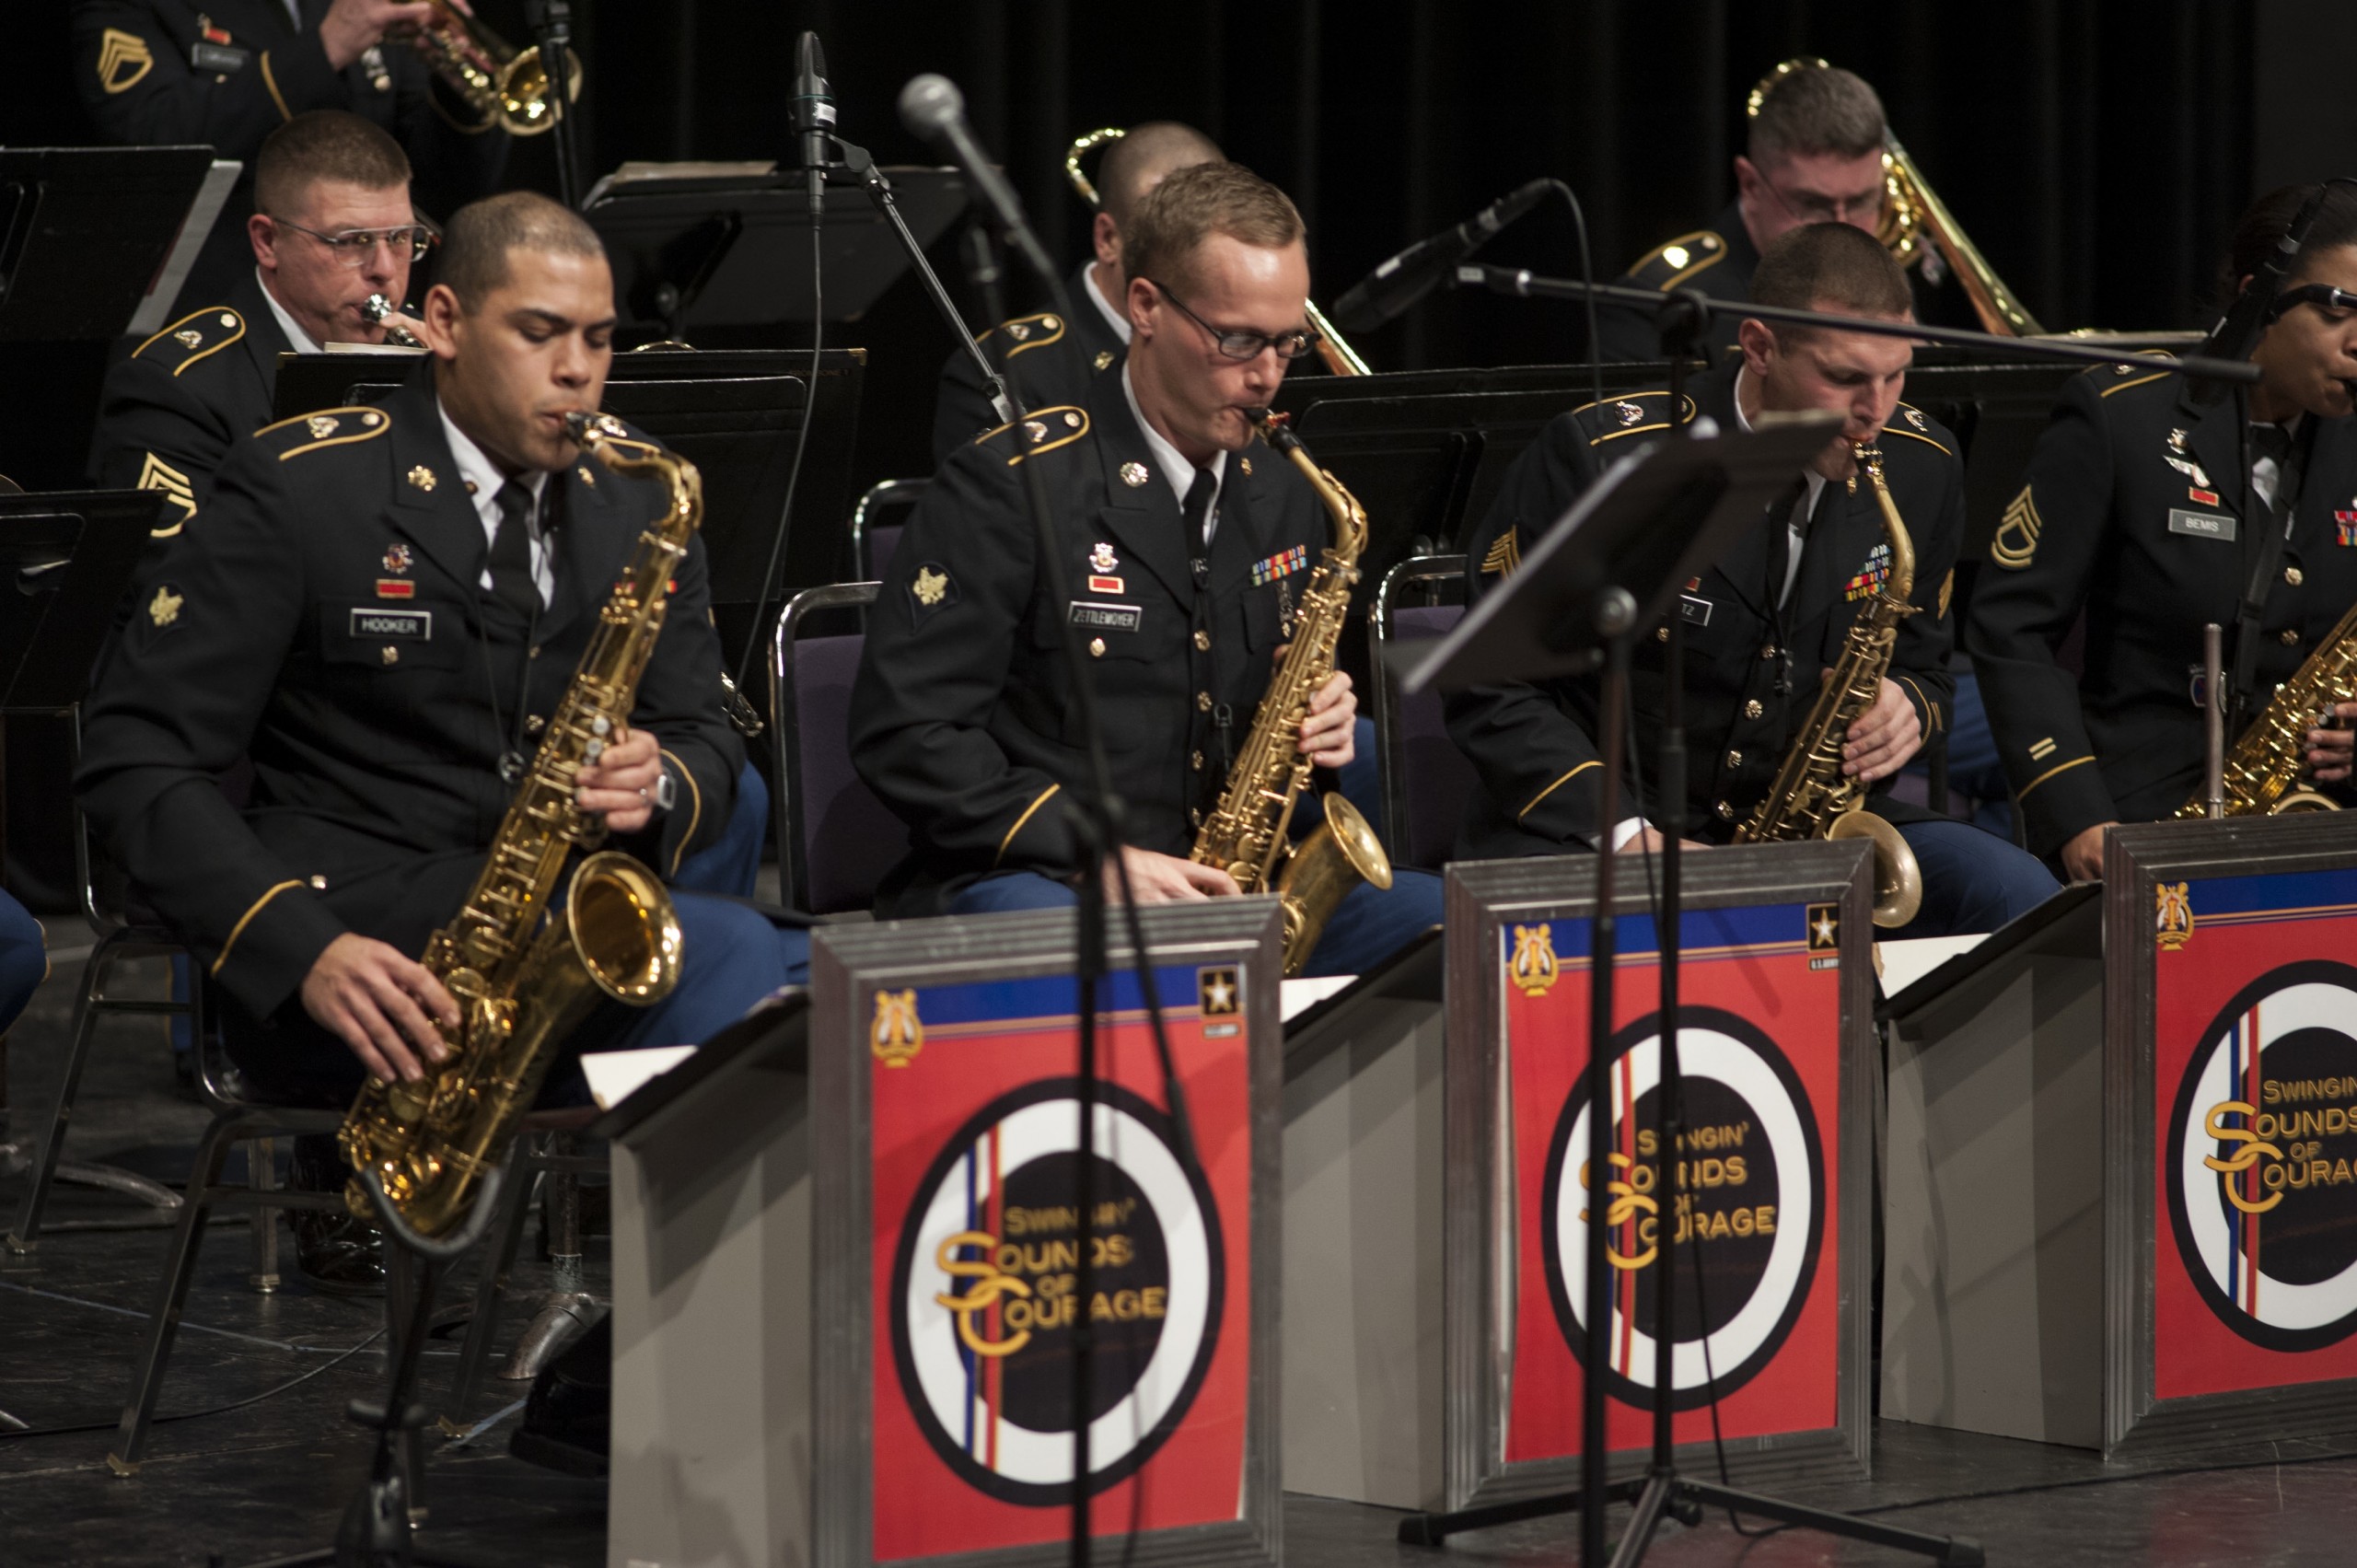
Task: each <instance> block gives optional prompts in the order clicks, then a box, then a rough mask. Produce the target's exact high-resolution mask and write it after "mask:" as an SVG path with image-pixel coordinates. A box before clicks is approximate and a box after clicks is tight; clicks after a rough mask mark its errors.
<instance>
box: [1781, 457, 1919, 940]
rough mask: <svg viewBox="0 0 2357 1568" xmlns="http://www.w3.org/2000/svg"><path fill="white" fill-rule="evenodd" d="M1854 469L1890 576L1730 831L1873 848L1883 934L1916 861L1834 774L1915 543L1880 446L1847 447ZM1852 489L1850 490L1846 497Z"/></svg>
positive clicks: (1902, 911) (1875, 679)
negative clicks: (1860, 473) (1765, 784)
mask: <svg viewBox="0 0 2357 1568" xmlns="http://www.w3.org/2000/svg"><path fill="white" fill-rule="evenodd" d="M1856 451H1857V458H1858V466H1859V467H1860V468H1862V469H1864V470H1865V472H1866V479H1867V482H1869V483H1871V484H1872V485H1873V486H1874V492H1875V500H1876V501H1878V502H1880V503H1881V505H1882V531H1883V540H1884V542H1885V543H1887V544H1888V545H1889V546H1890V574H1889V575H1887V576H1886V577H1885V578H1884V579H1883V583H1882V587H1880V588H1878V589H1876V590H1875V597H1874V601H1873V602H1872V603H1870V604H1868V605H1867V606H1866V608H1865V609H1864V610H1863V611H1861V612H1860V613H1859V616H1858V618H1857V620H1856V621H1853V622H1852V624H1851V627H1850V634H1849V636H1848V638H1847V639H1846V640H1845V641H1844V642H1843V644H1842V646H1841V657H1840V659H1839V660H1838V661H1836V663H1835V664H1834V666H1833V668H1832V669H1831V670H1830V671H1829V672H1828V674H1827V679H1826V681H1825V685H1824V688H1823V690H1821V691H1819V692H1818V693H1817V703H1816V705H1815V706H1813V707H1811V708H1810V709H1809V714H1808V719H1807V721H1806V722H1805V724H1803V725H1802V726H1801V728H1800V732H1799V733H1798V734H1796V735H1795V736H1794V737H1793V743H1792V746H1791V747H1790V748H1789V749H1786V751H1785V752H1784V761H1783V763H1782V766H1780V767H1778V768H1777V770H1776V780H1775V783H1774V784H1771V785H1770V786H1769V790H1768V795H1767V797H1766V798H1765V799H1763V800H1762V801H1760V803H1759V806H1758V807H1755V808H1754V809H1753V811H1752V813H1751V815H1750V816H1749V817H1748V818H1747V819H1745V821H1744V823H1743V826H1741V827H1740V828H1737V829H1736V834H1735V842H1737V843H1743V844H1749V843H1775V842H1789V841H1792V840H1795V839H1858V838H1864V839H1872V840H1873V841H1874V845H1875V924H1876V925H1879V926H1882V927H1884V928H1885V929H1889V928H1892V927H1895V926H1900V925H1904V924H1906V923H1908V922H1909V921H1910V920H1913V919H1914V918H1915V912H1916V911H1917V910H1918V909H1919V908H1921V907H1922V902H1923V874H1922V868H1921V867H1919V866H1918V865H1916V864H1915V852H1914V851H1913V850H1911V849H1909V848H1908V847H1907V841H1906V840H1905V839H1903V838H1901V837H1900V836H1899V832H1898V829H1896V828H1894V827H1892V826H1891V825H1890V824H1889V823H1887V822H1886V821H1884V820H1883V819H1881V818H1879V817H1877V816H1875V815H1874V814H1873V813H1872V812H1870V811H1868V810H1867V809H1866V808H1865V791H1864V787H1863V786H1862V785H1861V784H1859V782H1858V781H1857V780H1856V779H1853V778H1852V777H1850V776H1849V775H1847V774H1846V773H1844V772H1842V771H1841V747H1842V744H1843V742H1844V741H1846V740H1847V739H1848V738H1849V734H1850V726H1851V724H1852V722H1853V721H1855V720H1856V719H1857V717H1858V715H1859V714H1864V712H1866V710H1868V709H1869V708H1871V707H1873V706H1874V705H1875V700H1876V699H1877V698H1879V697H1880V696H1881V695H1882V682H1883V677H1884V675H1885V674H1886V673H1887V671H1888V670H1889V668H1890V656H1891V652H1892V650H1893V649H1894V648H1895V647H1896V646H1897V645H1898V623H1899V622H1900V621H1904V620H1905V619H1907V617H1909V616H1910V615H1912V614H1914V613H1915V606H1914V603H1913V602H1912V596H1913V594H1914V592H1915V544H1914V541H1913V540H1910V538H1909V537H1908V535H1907V525H1906V523H1905V522H1904V521H1903V520H1902V519H1901V518H1900V517H1899V516H1898V505H1897V504H1896V503H1894V502H1893V501H1892V500H1891V498H1890V490H1889V487H1888V486H1887V485H1885V484H1884V483H1883V478H1882V451H1881V449H1880V448H1879V447H1858V448H1856ZM1850 483H1851V485H1852V488H1853V489H1854V488H1855V486H1856V484H1857V481H1856V480H1854V479H1853V480H1852V481H1851V482H1850Z"/></svg>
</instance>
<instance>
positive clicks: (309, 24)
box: [74, 0, 508, 304]
mask: <svg viewBox="0 0 2357 1568" xmlns="http://www.w3.org/2000/svg"><path fill="white" fill-rule="evenodd" d="M299 4H300V7H301V13H302V17H303V25H302V27H300V28H299V29H298V28H296V26H295V25H294V24H293V23H292V22H291V21H289V20H288V18H287V15H286V7H285V6H284V5H283V4H282V3H281V0H75V6H74V79H75V83H76V84H77V85H78V87H79V89H80V92H81V95H82V104H83V107H84V108H85V109H87V110H89V113H90V118H91V120H92V121H93V122H96V123H97V125H98V127H99V134H101V135H103V136H105V137H106V138H107V139H109V140H110V141H114V142H120V143H122V144H124V145H131V146H157V145H168V144H173V143H198V142H202V143H207V144H210V145H211V146H212V147H213V149H214V150H215V152H216V153H217V154H219V156H221V157H225V158H236V159H238V160H239V161H240V162H242V163H243V164H244V165H245V168H244V170H243V171H242V172H241V173H240V174H239V175H238V183H237V186H236V188H235V189H233V190H232V191H231V192H230V193H229V199H228V202H227V203H226V205H225V206H223V208H222V209H221V215H220V217H219V219H218V220H217V221H216V222H215V224H214V226H213V232H212V234H211V235H210V236H208V237H207V238H206V240H205V245H204V250H203V255H202V256H200V257H199V258H198V260H197V263H196V266H195V268H194V270H192V272H191V273H189V278H188V283H187V285H185V286H184V287H183V288H182V290H181V292H180V297H181V298H182V299H183V300H185V301H188V302H189V303H190V304H194V303H196V302H198V301H202V300H206V299H218V298H220V297H221V296H222V295H223V293H224V292H225V291H226V289H227V288H228V287H229V286H230V285H231V284H232V282H233V280H234V279H235V277H236V275H237V273H238V272H239V271H240V270H241V269H244V268H250V267H251V266H252V264H253V260H252V250H251V247H250V246H249V245H248V243H247V241H246V218H247V217H248V216H249V215H250V214H251V213H252V212H253V210H254V205H253V179H254V155H255V154H256V153H257V152H259V151H260V150H261V143H262V138H263V137H265V136H267V135H269V134H270V133H271V132H273V131H274V130H276V129H277V128H278V127H279V126H281V125H283V124H284V123H285V122H287V121H289V120H292V119H293V118H295V116H296V115H298V114H301V113H303V112H304V111H306V110H313V109H341V110H348V111H350V112H351V113H354V114H357V115H360V116H361V117H362V118H364V119H366V120H371V121H374V122H376V123H377V124H378V125H381V126H383V127H384V128H385V129H386V130H387V131H389V132H391V133H392V134H393V138H394V139H395V140H396V141H398V142H400V143H401V145H402V147H403V149H404V150H406V151H407V152H408V154H409V160H410V165H411V168H412V172H413V174H414V176H415V179H414V182H413V185H412V189H413V190H414V192H416V196H417V203H418V208H419V210H420V211H421V212H427V213H438V214H441V215H445V216H447V215H449V214H450V213H451V212H453V211H455V210H456V209H457V208H459V206H461V205H463V204H465V203H468V202H471V201H473V200H474V199H475V198H476V197H478V196H487V195H489V194H491V193H492V192H493V191H494V190H496V189H498V185H499V175H500V171H501V169H502V168H505V164H506V161H507V143H508V137H507V135H506V134H505V133H504V132H499V131H489V130H482V129H478V127H479V123H480V122H478V120H477V119H476V118H475V117H474V116H473V114H472V113H471V111H470V110H468V109H467V108H466V106H465V105H464V104H463V103H461V102H460V101H459V99H457V98H456V97H455V95H451V94H450V93H449V92H448V91H447V88H444V87H441V86H439V85H438V84H437V83H436V81H435V76H434V74H433V72H432V70H431V69H429V68H428V67H427V65H426V64H425V63H424V60H422V59H421V58H419V56H418V54H417V52H416V51H415V50H413V49H412V48H410V47H409V46H408V45H406V44H403V43H400V42H394V41H388V42H386V43H383V44H380V45H379V46H378V53H379V56H380V57H381V60H382V63H383V68H382V74H381V75H379V74H377V73H376V72H373V71H372V70H371V69H370V66H369V63H368V61H367V58H366V56H363V57H362V58H361V59H359V60H356V61H354V62H353V63H352V64H350V65H347V66H346V67H344V68H343V70H342V71H337V70H335V69H334V68H332V67H331V66H330V65H329V64H328V57H327V52H326V50H325V49H324V48H323V47H322V46H321V45H320V43H319V22H320V19H321V18H322V17H326V15H327V14H328V7H329V6H330V5H331V0H299ZM208 29H210V30H209V31H208ZM200 56H201V58H200ZM380 84H381V85H380Z"/></svg>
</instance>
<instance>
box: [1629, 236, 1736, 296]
mask: <svg viewBox="0 0 2357 1568" xmlns="http://www.w3.org/2000/svg"><path fill="white" fill-rule="evenodd" d="M1726 259H1727V242H1726V240H1725V239H1724V238H1723V237H1722V236H1721V235H1720V234H1719V233H1718V232H1717V231H1716V230H1714V229H1708V228H1698V229H1696V230H1695V231H1694V232H1693V233H1691V234H1681V235H1679V236H1678V238H1675V239H1673V240H1671V241H1670V242H1669V243H1667V244H1666V245H1662V246H1658V247H1656V248H1655V249H1654V250H1650V251H1648V252H1647V253H1646V254H1645V255H1644V256H1643V258H1642V259H1640V260H1639V261H1638V262H1637V264H1636V265H1635V266H1633V267H1631V268H1630V269H1629V271H1628V273H1626V274H1625V275H1626V276H1627V278H1628V281H1629V282H1630V283H1631V285H1634V286H1636V287H1638V288H1657V289H1662V290H1668V289H1673V288H1676V287H1677V286H1678V285H1679V284H1681V283H1684V282H1685V281H1686V280H1687V279H1688V278H1690V277H1692V276H1693V275H1694V274H1695V273H1699V272H1701V271H1703V270H1704V269H1705V268H1708V267H1714V266H1716V265H1718V263H1720V262H1721V261H1725V260H1726Z"/></svg>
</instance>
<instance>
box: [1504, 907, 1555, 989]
mask: <svg viewBox="0 0 2357 1568" xmlns="http://www.w3.org/2000/svg"><path fill="white" fill-rule="evenodd" d="M1560 969H1561V966H1560V965H1558V964H1557V963H1556V961H1555V928H1554V927H1553V926H1552V925H1549V924H1545V923H1541V924H1538V925H1517V926H1515V928H1514V957H1513V958H1509V959H1508V960H1507V961H1506V973H1507V976H1508V978H1510V979H1511V980H1513V981H1514V983H1515V988H1516V989H1517V990H1519V991H1520V992H1521V993H1523V994H1524V995H1525V996H1544V995H1546V994H1547V992H1548V989H1549V988H1550V987H1551V986H1552V985H1553V984H1554V983H1555V979H1556V976H1557V974H1558V972H1559V971H1560Z"/></svg>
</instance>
